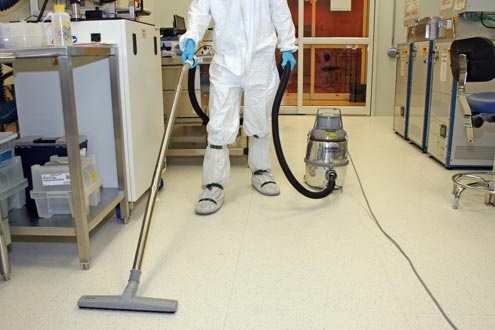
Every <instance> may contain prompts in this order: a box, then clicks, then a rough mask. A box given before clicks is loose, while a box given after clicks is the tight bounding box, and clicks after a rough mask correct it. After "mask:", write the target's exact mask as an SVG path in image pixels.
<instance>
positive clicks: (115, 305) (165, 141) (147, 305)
mask: <svg viewBox="0 0 495 330" xmlns="http://www.w3.org/2000/svg"><path fill="white" fill-rule="evenodd" d="M193 63H194V62H193V61H187V62H186V63H185V64H184V66H183V67H182V70H181V72H180V75H179V81H178V83H177V89H176V90H175V97H174V102H173V104H172V110H171V112H170V120H169V122H168V124H167V129H166V130H165V132H164V133H163V137H162V142H161V146H160V152H159V155H158V159H157V161H156V165H155V171H154V172H153V179H152V181H151V187H150V194H149V195H148V201H147V203H146V210H145V212H144V217H143V223H142V225H141V232H140V234H139V240H138V244H137V248H136V254H135V256H134V263H133V265H132V269H131V274H130V277H129V281H128V283H127V286H126V287H125V289H124V292H123V293H122V294H121V295H120V296H82V297H81V298H79V300H78V302H77V305H78V306H79V307H80V308H91V309H110V310H128V311H143V312H158V313H175V312H176V311H177V306H178V302H177V300H170V299H161V298H148V297H138V296H136V292H137V289H138V286H139V279H140V277H141V266H142V263H143V256H144V250H145V247H146V241H147V238H148V233H149V230H150V225H151V218H152V215H153V209H154V207H155V201H156V195H157V193H158V190H159V189H160V179H161V174H162V169H163V164H164V162H165V156H166V154H167V150H168V146H169V144H170V138H171V136H172V131H173V126H174V121H175V117H176V112H177V106H178V103H179V96H180V93H181V86H182V81H183V79H184V75H185V73H186V72H187V71H188V70H189V68H190V67H191V66H192V65H193Z"/></svg>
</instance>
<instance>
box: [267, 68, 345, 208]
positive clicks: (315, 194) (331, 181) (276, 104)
mask: <svg viewBox="0 0 495 330" xmlns="http://www.w3.org/2000/svg"><path fill="white" fill-rule="evenodd" d="M283 69H284V70H283V72H282V77H281V78H280V84H279V85H278V90H277V94H276V95H275V100H274V101H273V108H272V135H273V144H274V146H275V152H276V153H277V158H278V162H279V163H280V167H282V171H283V172H284V174H285V177H286V178H287V180H289V182H290V184H291V185H292V186H293V187H294V188H295V189H296V190H297V191H298V192H299V193H301V194H302V195H304V196H306V197H308V198H312V199H321V198H325V197H327V196H328V195H330V194H331V193H332V191H333V190H334V189H335V180H336V179H337V177H336V175H335V173H331V174H330V175H329V177H328V185H327V187H326V188H325V189H323V190H321V191H312V190H308V189H307V188H306V187H304V186H303V185H302V184H300V183H299V181H297V179H296V177H295V176H294V174H292V172H291V170H290V168H289V165H287V161H286V160H285V156H284V152H283V150H282V145H281V144H280V136H279V127H278V114H279V110H280V104H281V103H282V98H283V96H284V92H285V89H286V88H287V84H288V83H289V78H290V74H291V72H292V70H291V68H290V63H287V65H286V66H285V68H283Z"/></svg>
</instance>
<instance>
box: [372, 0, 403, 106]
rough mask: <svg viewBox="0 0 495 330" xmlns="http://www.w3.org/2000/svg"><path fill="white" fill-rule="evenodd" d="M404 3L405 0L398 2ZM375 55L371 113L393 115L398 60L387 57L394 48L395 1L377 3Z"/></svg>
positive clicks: (383, 0) (388, 0) (386, 0)
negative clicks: (390, 49) (391, 48)
mask: <svg viewBox="0 0 495 330" xmlns="http://www.w3.org/2000/svg"><path fill="white" fill-rule="evenodd" d="M397 1H398V2H402V1H403V0H397ZM375 11H376V20H375V53H374V59H373V72H374V74H375V79H374V80H373V84H374V85H373V87H374V89H373V96H372V100H371V113H372V114H373V115H392V114H393V111H394V95H395V66H396V59H395V58H391V57H389V56H387V49H389V48H390V47H391V46H392V38H393V21H394V19H393V14H394V0H381V1H376V8H375Z"/></svg>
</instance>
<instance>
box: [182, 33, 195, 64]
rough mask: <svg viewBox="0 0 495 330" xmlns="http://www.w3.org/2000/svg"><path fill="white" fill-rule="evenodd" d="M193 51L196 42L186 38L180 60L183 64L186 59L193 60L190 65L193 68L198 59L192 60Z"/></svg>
mask: <svg viewBox="0 0 495 330" xmlns="http://www.w3.org/2000/svg"><path fill="white" fill-rule="evenodd" d="M194 52H196V43H195V42H194V40H192V39H187V40H186V46H185V47H184V51H183V52H182V56H181V60H182V64H185V63H186V61H187V60H192V61H194V64H193V65H191V68H190V69H192V68H195V67H196V65H198V61H195V60H194Z"/></svg>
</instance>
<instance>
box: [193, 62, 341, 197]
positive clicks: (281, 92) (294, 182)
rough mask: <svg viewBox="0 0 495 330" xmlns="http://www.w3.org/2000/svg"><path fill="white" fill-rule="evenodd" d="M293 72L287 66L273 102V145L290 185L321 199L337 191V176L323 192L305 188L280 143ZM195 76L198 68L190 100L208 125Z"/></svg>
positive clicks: (195, 110)
mask: <svg viewBox="0 0 495 330" xmlns="http://www.w3.org/2000/svg"><path fill="white" fill-rule="evenodd" d="M291 72H292V70H291V68H290V64H287V65H286V66H285V68H284V69H283V72H282V77H281V78H280V83H279V85H278V89H277V94H276V95H275V100H274V101H273V108H272V135H273V144H274V146H275V152H276V153H277V159H278V162H279V163H280V167H282V171H283V172H284V174H285V176H286V178H287V180H289V182H290V184H291V185H292V186H293V187H294V188H295V189H296V190H297V191H298V192H299V193H301V194H302V195H304V196H306V197H308V198H312V199H321V198H325V197H327V196H328V195H330V194H331V193H332V192H333V190H334V189H335V180H336V177H335V175H330V177H329V180H328V185H327V187H326V188H325V189H323V190H321V191H313V190H309V189H307V188H306V187H305V186H303V185H302V184H300V183H299V181H298V180H297V179H296V177H295V176H294V175H293V174H292V171H291V170H290V168H289V165H288V164H287V161H286V160H285V156H284V152H283V150H282V145H281V143H280V135H279V127H278V115H279V111H280V104H281V102H282V98H283V96H284V92H285V89H286V88H287V84H288V83H289V78H290V74H291ZM195 76H196V68H192V69H190V70H189V75H188V79H187V91H188V93H189V100H190V101H191V104H192V106H193V109H194V112H196V114H197V115H198V117H199V118H201V120H202V121H203V125H206V124H208V121H209V118H208V116H207V115H206V114H205V113H204V112H203V110H202V109H201V106H200V105H199V103H198V100H197V99H196V93H195V86H194V82H195Z"/></svg>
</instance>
